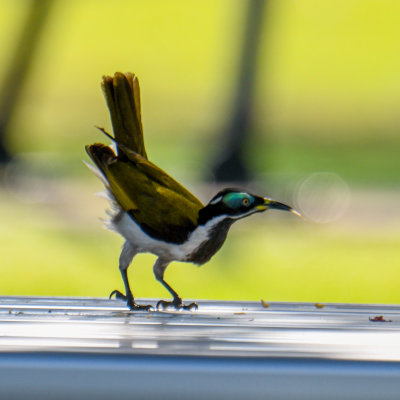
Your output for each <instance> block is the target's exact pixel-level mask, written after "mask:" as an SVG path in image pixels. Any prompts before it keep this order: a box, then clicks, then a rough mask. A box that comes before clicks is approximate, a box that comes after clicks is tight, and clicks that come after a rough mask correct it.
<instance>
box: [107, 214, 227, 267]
mask: <svg viewBox="0 0 400 400" xmlns="http://www.w3.org/2000/svg"><path fill="white" fill-rule="evenodd" d="M222 219H224V217H220V218H214V219H213V220H212V221H210V222H208V223H207V224H206V225H204V226H199V227H197V228H196V229H195V230H194V231H193V232H192V233H191V235H190V236H189V238H188V240H187V241H186V242H185V243H183V244H173V243H166V242H163V241H162V240H157V239H152V238H151V237H150V236H148V235H147V234H146V233H144V232H143V231H142V229H141V228H140V226H139V225H138V224H137V223H136V222H135V221H134V220H133V219H132V218H131V217H130V216H129V215H128V214H127V213H123V216H122V218H121V219H119V220H118V221H116V222H115V223H114V224H113V229H115V230H116V231H117V232H118V233H120V234H121V235H122V236H123V237H124V238H125V239H126V240H128V241H129V242H130V243H131V244H132V245H133V246H134V247H135V249H137V251H138V252H140V253H153V254H155V255H157V256H159V257H161V258H163V259H165V260H169V261H173V260H175V261H186V259H187V257H188V256H189V255H190V254H192V253H193V252H194V251H195V250H196V249H197V248H198V247H199V246H200V245H201V244H202V243H203V242H204V241H206V240H207V239H208V232H209V230H210V226H209V225H211V224H212V225H214V224H217V223H218V222H220V221H221V220H222Z"/></svg>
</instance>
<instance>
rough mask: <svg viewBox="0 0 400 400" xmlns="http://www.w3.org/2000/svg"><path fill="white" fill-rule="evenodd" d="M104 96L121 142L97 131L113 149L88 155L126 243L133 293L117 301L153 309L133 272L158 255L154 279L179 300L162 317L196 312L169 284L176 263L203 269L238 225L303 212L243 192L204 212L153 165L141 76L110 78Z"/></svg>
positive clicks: (90, 149)
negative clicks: (137, 290) (140, 294)
mask: <svg viewBox="0 0 400 400" xmlns="http://www.w3.org/2000/svg"><path fill="white" fill-rule="evenodd" d="M102 89H103V93H104V96H105V99H106V102H107V105H108V108H109V111H110V116H111V122H112V127H113V132H114V135H111V134H110V133H108V132H107V131H106V130H105V129H104V128H101V127H97V128H99V129H100V130H101V131H102V132H103V133H104V134H105V135H106V136H107V137H108V138H109V139H110V140H111V145H105V144H103V143H94V144H91V145H87V146H85V149H86V152H87V154H88V155H89V157H90V158H91V160H92V161H93V163H94V166H93V165H92V164H89V163H88V166H89V168H90V169H91V170H92V171H93V172H94V173H95V174H96V175H97V176H98V177H99V178H100V179H101V180H102V182H103V184H104V185H105V188H106V192H107V195H108V197H109V200H110V202H111V205H112V210H111V212H109V214H110V219H109V220H107V221H105V223H106V226H107V227H108V228H109V229H110V230H113V231H115V232H117V233H119V234H120V235H121V236H122V237H123V238H124V244H123V246H122V250H121V254H120V256H119V270H120V273H121V277H122V280H123V284H124V288H125V293H123V292H121V291H119V290H114V291H112V293H111V294H110V298H112V297H113V296H115V297H116V298H118V299H122V300H124V301H125V302H126V304H127V306H128V308H129V309H130V310H132V311H140V310H152V309H153V307H152V306H151V305H142V304H138V303H137V302H136V300H135V297H134V296H133V292H132V290H131V287H130V284H129V279H128V273H127V272H128V267H129V266H130V264H131V262H132V260H133V258H134V257H135V256H136V255H137V254H138V253H152V254H154V255H156V256H157V259H156V261H155V264H154V266H153V272H154V276H155V278H156V280H158V281H159V282H160V283H161V284H162V285H163V286H164V287H165V288H166V289H167V291H168V292H169V293H170V294H171V296H172V300H171V301H167V300H160V301H159V302H158V303H157V305H156V308H157V310H159V309H167V308H169V307H173V308H175V309H176V310H196V309H197V308H198V305H197V304H196V303H190V304H184V303H183V301H182V298H181V297H180V296H179V295H178V293H177V292H176V291H175V290H174V289H173V288H172V287H171V286H170V285H169V284H168V283H167V282H166V281H165V279H164V273H165V271H166V269H167V267H168V265H169V264H170V263H171V262H172V261H181V262H188V263H193V264H197V265H199V266H200V265H203V264H204V263H206V262H208V261H209V260H210V259H211V258H212V257H213V255H214V254H215V253H217V252H218V250H219V249H220V248H221V247H222V245H223V244H224V242H225V239H226V237H227V234H228V231H229V229H230V228H231V226H232V225H233V224H234V223H235V222H236V221H238V220H240V219H243V218H246V217H249V216H250V215H253V214H256V213H261V212H264V211H266V210H269V209H277V210H283V211H289V212H292V213H294V214H296V215H299V213H298V212H297V211H296V210H294V209H293V208H292V207H290V206H288V205H286V204H284V203H280V202H278V201H275V200H272V199H270V198H268V197H263V196H259V195H256V194H253V193H250V192H248V191H246V190H244V189H240V188H225V189H223V190H220V191H219V192H218V193H217V194H215V196H213V197H212V198H211V200H210V201H209V202H208V203H207V204H205V205H204V204H203V203H202V202H201V201H200V200H199V199H198V198H197V197H196V196H195V195H193V194H192V193H191V192H190V191H189V190H188V189H186V188H185V187H183V186H182V185H181V184H180V183H179V182H177V181H176V180H175V179H173V178H172V177H171V176H170V175H168V174H167V173H166V172H165V171H163V170H162V169H161V168H159V167H158V166H157V165H155V164H153V163H152V162H151V161H150V160H149V159H148V157H147V153H146V150H145V145H144V139H143V127H142V119H141V105H140V87H139V81H138V78H137V76H136V75H134V74H133V73H130V72H128V73H122V72H116V73H115V74H114V76H104V77H103V80H102Z"/></svg>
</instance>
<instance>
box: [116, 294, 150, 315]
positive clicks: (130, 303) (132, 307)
mask: <svg viewBox="0 0 400 400" xmlns="http://www.w3.org/2000/svg"><path fill="white" fill-rule="evenodd" d="M113 296H115V298H116V299H119V300H125V301H126V304H127V306H128V307H129V309H130V310H131V311H150V310H153V306H152V305H141V304H136V303H135V299H134V298H133V296H132V293H128V295H125V294H123V293H121V292H120V291H119V290H113V291H112V292H111V294H110V297H109V298H110V299H111V298H112V297H113Z"/></svg>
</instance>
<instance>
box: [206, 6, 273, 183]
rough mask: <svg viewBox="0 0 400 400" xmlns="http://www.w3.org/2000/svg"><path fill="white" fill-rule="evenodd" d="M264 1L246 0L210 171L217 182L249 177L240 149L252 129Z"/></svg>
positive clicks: (245, 179)
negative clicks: (229, 103)
mask: <svg viewBox="0 0 400 400" xmlns="http://www.w3.org/2000/svg"><path fill="white" fill-rule="evenodd" d="M265 4H266V0H249V1H248V2H247V15H246V20H245V27H244V35H243V40H242V48H241V51H240V53H239V56H240V58H239V61H238V79H237V82H236V85H235V94H234V103H233V110H232V114H231V119H230V120H229V121H228V123H227V127H226V130H225V132H224V134H223V137H222V140H221V141H220V143H221V146H220V148H221V151H220V153H219V154H217V158H216V162H215V164H214V165H215V167H214V170H213V172H214V176H215V180H216V181H217V182H246V181H248V180H249V179H250V172H249V169H248V166H247V163H246V160H245V157H244V154H243V150H244V147H245V143H246V141H247V140H248V137H249V134H250V129H251V122H252V112H253V99H254V89H255V76H256V70H257V61H258V57H257V56H258V49H259V44H260V39H261V33H262V29H263V21H264V18H263V16H264V8H265Z"/></svg>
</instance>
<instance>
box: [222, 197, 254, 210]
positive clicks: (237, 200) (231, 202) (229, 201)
mask: <svg viewBox="0 0 400 400" xmlns="http://www.w3.org/2000/svg"><path fill="white" fill-rule="evenodd" d="M222 201H223V202H224V204H225V205H227V206H228V207H229V208H233V209H234V210H237V209H239V208H240V207H243V206H244V207H248V206H250V205H251V204H252V203H253V202H254V197H253V196H250V195H249V194H247V193H228V194H227V195H225V196H224V198H223V199H222Z"/></svg>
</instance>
